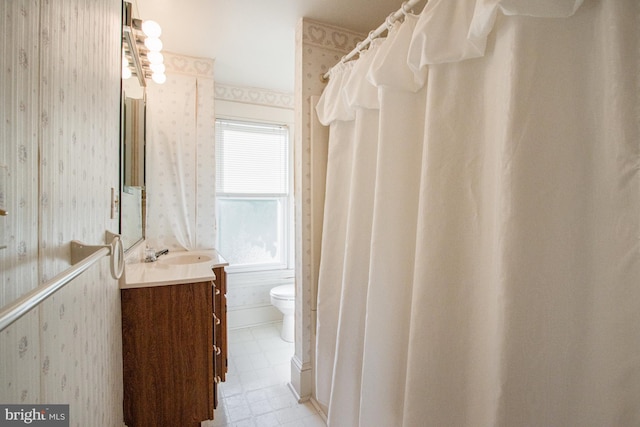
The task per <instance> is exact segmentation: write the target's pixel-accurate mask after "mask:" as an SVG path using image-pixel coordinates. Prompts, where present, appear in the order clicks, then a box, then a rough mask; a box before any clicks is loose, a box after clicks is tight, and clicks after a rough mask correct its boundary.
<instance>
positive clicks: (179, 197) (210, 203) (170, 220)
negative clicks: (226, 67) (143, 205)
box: [146, 52, 216, 250]
mask: <svg viewBox="0 0 640 427" xmlns="http://www.w3.org/2000/svg"><path fill="white" fill-rule="evenodd" d="M164 56H165V65H166V67H167V71H166V74H167V81H166V82H165V83H164V84H162V85H157V84H155V83H153V82H150V83H149V85H148V86H147V177H146V179H147V234H146V240H147V244H148V245H149V246H150V247H153V248H155V249H156V250H157V249H163V248H168V249H170V250H172V249H178V250H182V249H204V248H213V247H214V245H215V238H216V218H215V164H216V162H215V144H214V137H215V131H214V124H215V113H214V96H215V95H214V81H213V66H214V61H213V60H212V59H207V58H194V57H189V56H183V55H178V54H173V53H168V52H167V53H164Z"/></svg>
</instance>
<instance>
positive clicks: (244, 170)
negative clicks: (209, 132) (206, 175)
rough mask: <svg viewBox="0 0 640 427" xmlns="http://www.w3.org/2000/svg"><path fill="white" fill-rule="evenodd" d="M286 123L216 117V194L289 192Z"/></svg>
mask: <svg viewBox="0 0 640 427" xmlns="http://www.w3.org/2000/svg"><path fill="white" fill-rule="evenodd" d="M288 136H289V131H288V129H287V127H286V126H278V125H270V124H264V123H250V122H240V121H231V120H224V119H218V120H216V192H217V193H218V195H221V196H224V195H232V194H233V195H250V194H251V195H272V196H275V195H286V194H288V193H289V168H288V167H287V165H288V158H289V154H288V141H287V138H288Z"/></svg>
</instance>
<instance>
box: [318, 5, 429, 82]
mask: <svg viewBox="0 0 640 427" xmlns="http://www.w3.org/2000/svg"><path fill="white" fill-rule="evenodd" d="M421 1H422V0H407V1H405V2H403V3H402V6H400V9H398V10H397V11H395V12H393V13H392V14H390V15H389V16H388V17H387V19H385V21H384V22H383V23H382V24H380V26H379V27H378V28H376V29H375V30H373V31H371V32H370V33H369V35H368V36H367V38H366V39H364V40H363V41H361V42H360V43H358V44H357V45H356V47H355V48H353V50H351V52H349V53H348V54H346V55H345V56H343V57H342V58H341V59H340V62H338V63H337V64H336V65H334V66H333V67H331V68H330V69H329V71H327V72H326V73H324V74H323V75H321V76H320V78H321V79H322V81H327V80H329V76H330V75H331V70H333V69H334V68H335V67H337V66H338V65H339V64H344V63H345V62H347V61H348V60H350V59H351V58H353V57H354V56H356V55H357V54H359V53H360V52H361V51H362V49H364V48H365V47H366V46H367V45H369V44H370V43H371V42H372V41H373V39H375V38H376V37H378V36H379V35H380V34H382V33H384V32H385V31H387V30H389V28H391V25H392V24H393V23H394V22H396V21H397V20H398V19H400V18H402V17H403V16H405V15H406V14H407V13H409V12H410V11H411V8H412V7H413V6H415V5H416V4H418V3H420V2H421Z"/></svg>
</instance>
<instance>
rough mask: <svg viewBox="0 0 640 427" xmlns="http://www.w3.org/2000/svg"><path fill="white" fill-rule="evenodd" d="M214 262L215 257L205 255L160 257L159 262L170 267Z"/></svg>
mask: <svg viewBox="0 0 640 427" xmlns="http://www.w3.org/2000/svg"><path fill="white" fill-rule="evenodd" d="M210 261H213V257H211V256H209V255H205V254H178V255H166V256H163V257H160V259H159V260H158V262H161V263H163V264H169V265H185V264H199V263H201V262H210Z"/></svg>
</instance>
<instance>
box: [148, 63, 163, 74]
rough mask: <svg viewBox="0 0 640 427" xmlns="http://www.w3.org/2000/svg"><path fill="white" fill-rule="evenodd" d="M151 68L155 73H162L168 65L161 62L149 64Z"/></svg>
mask: <svg viewBox="0 0 640 427" xmlns="http://www.w3.org/2000/svg"><path fill="white" fill-rule="evenodd" d="M149 68H150V69H151V71H153V72H154V73H161V74H162V73H164V72H165V70H166V67H165V66H164V64H163V63H160V64H149Z"/></svg>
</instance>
